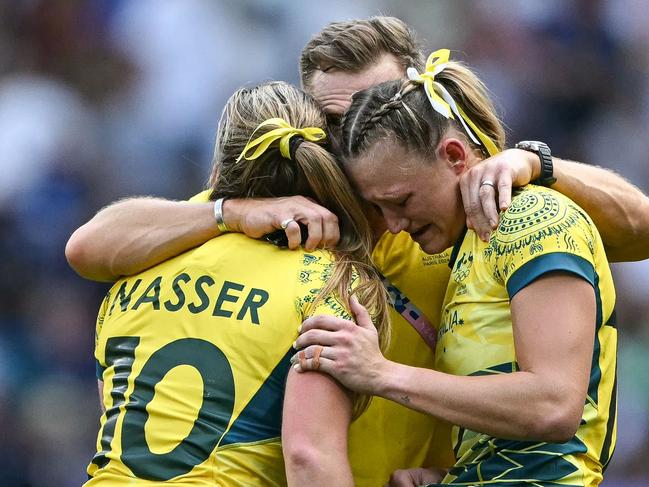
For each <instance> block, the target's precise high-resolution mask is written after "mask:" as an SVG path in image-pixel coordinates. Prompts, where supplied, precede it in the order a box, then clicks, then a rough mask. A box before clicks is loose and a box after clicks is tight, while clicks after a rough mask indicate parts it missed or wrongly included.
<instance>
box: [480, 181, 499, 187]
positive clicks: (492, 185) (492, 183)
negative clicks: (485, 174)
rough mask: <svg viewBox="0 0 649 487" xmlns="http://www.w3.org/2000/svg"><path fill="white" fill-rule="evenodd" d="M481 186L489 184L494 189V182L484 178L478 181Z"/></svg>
mask: <svg viewBox="0 0 649 487" xmlns="http://www.w3.org/2000/svg"><path fill="white" fill-rule="evenodd" d="M483 186H491V187H492V188H493V189H496V183H494V182H493V181H492V180H490V179H485V180H484V181H482V182H481V183H480V187H481V188H482V187H483Z"/></svg>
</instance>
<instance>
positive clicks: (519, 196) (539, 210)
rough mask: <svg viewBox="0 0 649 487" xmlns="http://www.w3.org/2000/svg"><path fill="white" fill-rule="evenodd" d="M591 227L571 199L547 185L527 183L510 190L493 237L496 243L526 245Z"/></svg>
mask: <svg viewBox="0 0 649 487" xmlns="http://www.w3.org/2000/svg"><path fill="white" fill-rule="evenodd" d="M592 230H593V224H592V221H591V220H590V218H589V217H588V215H587V214H586V213H585V212H584V210H582V209H581V208H580V207H579V206H577V204H575V203H574V202H573V201H572V200H570V199H568V198H567V197H565V196H563V195H562V194H561V193H558V192H556V191H553V190H551V189H549V188H543V187H540V186H533V185H528V186H525V187H524V188H522V189H520V190H518V191H517V192H516V193H515V194H514V197H513V198H512V204H511V205H510V207H509V208H508V209H507V211H505V212H504V213H503V214H502V215H501V219H500V223H499V225H498V228H497V229H496V231H495V232H494V238H495V241H496V244H497V246H502V245H517V246H526V245H533V244H534V243H535V242H539V241H541V240H546V239H549V238H556V237H561V236H563V235H570V234H571V233H575V232H577V233H584V232H585V233H587V234H590V233H592ZM566 243H567V245H568V246H569V245H570V244H569V243H568V242H566Z"/></svg>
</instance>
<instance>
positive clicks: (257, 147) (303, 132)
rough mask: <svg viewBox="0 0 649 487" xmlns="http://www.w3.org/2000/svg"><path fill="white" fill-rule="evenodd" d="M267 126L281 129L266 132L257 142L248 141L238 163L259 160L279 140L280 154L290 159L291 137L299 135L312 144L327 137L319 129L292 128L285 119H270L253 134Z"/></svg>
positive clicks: (261, 124)
mask: <svg viewBox="0 0 649 487" xmlns="http://www.w3.org/2000/svg"><path fill="white" fill-rule="evenodd" d="M266 125H276V126H278V127H279V128H276V129H273V130H270V131H268V132H266V133H265V134H264V135H260V136H259V137H257V138H256V139H255V140H251V141H248V143H247V144H246V146H245V147H244V148H243V151H242V152H241V155H239V157H238V158H237V162H239V161H240V160H241V159H245V160H246V161H252V160H253V159H257V158H258V157H259V156H261V155H262V154H263V153H264V152H266V149H268V147H269V146H270V144H272V143H273V142H275V141H276V140H278V139H279V152H280V153H281V154H282V157H285V158H286V159H290V158H291V152H290V147H289V141H290V140H291V137H293V136H295V135H298V136H300V137H302V138H304V140H308V141H310V142H319V141H321V140H324V139H325V138H326V137H327V134H326V133H325V131H324V130H322V129H321V128H319V127H307V128H303V129H297V128H295V127H292V126H291V125H290V124H289V123H288V122H287V121H286V120H284V119H283V118H269V119H268V120H266V121H264V122H262V123H260V124H259V125H258V126H257V128H256V129H255V131H254V132H253V135H254V134H255V132H257V130H259V129H260V128H262V127H265V126H266ZM251 138H252V136H251ZM253 149H254V152H253V153H252V154H251V155H248V153H249V152H250V151H251V150H253Z"/></svg>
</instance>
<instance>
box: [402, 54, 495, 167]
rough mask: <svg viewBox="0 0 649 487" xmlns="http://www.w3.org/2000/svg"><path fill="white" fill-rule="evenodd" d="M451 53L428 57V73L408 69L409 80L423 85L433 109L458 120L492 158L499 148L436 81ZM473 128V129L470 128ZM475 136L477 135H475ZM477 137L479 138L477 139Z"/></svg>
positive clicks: (473, 139) (472, 138)
mask: <svg viewBox="0 0 649 487" xmlns="http://www.w3.org/2000/svg"><path fill="white" fill-rule="evenodd" d="M450 54H451V51H449V50H448V49H439V50H437V51H435V52H434V53H432V54H431V55H430V56H428V60H427V61H426V71H424V72H423V73H418V72H417V70H416V69H415V68H408V70H407V75H408V79H410V80H411V81H414V82H416V83H422V84H423V85H424V90H425V91H426V95H427V96H428V100H429V101H430V104H431V106H432V107H433V109H434V110H435V111H436V112H437V113H439V114H440V115H442V116H444V117H446V118H452V119H456V118H457V119H458V120H459V121H460V123H461V124H462V126H463V127H464V131H465V132H466V133H467V134H468V135H469V137H470V138H471V140H472V141H473V142H474V143H475V144H478V145H481V146H482V147H484V148H485V149H486V150H487V152H488V153H489V155H490V156H493V155H494V154H497V153H498V148H497V147H496V144H494V142H493V140H491V139H490V138H489V137H487V136H486V135H485V134H484V132H482V130H480V129H479V128H478V127H477V125H476V124H475V123H473V122H472V121H471V119H469V117H468V116H467V115H466V113H465V112H464V110H462V108H461V107H459V106H458V104H457V103H455V100H454V99H453V97H452V96H451V94H450V93H449V92H448V90H447V89H446V88H444V86H443V85H442V84H441V83H439V82H437V81H435V76H437V75H438V74H439V73H441V72H442V71H444V69H445V68H446V65H447V64H448V61H449V57H450ZM469 127H471V128H469ZM474 134H475V135H474ZM476 136H477V137H478V138H476Z"/></svg>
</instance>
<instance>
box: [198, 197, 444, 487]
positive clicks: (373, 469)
mask: <svg viewBox="0 0 649 487" xmlns="http://www.w3.org/2000/svg"><path fill="white" fill-rule="evenodd" d="M209 193H210V191H203V192H202V193H199V194H198V195H196V196H194V197H193V198H191V200H190V201H197V202H205V201H208V199H209ZM450 254H451V250H450V249H449V250H448V251H447V252H444V253H442V254H439V255H428V254H426V253H424V252H423V251H422V250H421V248H420V247H419V244H417V243H416V242H414V241H413V240H412V239H411V238H410V235H409V234H407V233H406V232H401V233H399V234H397V235H393V234H391V233H390V232H386V233H385V234H383V236H382V237H381V239H380V240H379V242H378V243H377V245H376V247H375V248H374V251H373V253H372V257H373V258H374V262H375V264H376V265H377V267H378V268H379V270H380V271H381V272H382V274H383V275H384V276H385V277H386V279H387V280H388V281H389V283H390V284H391V285H392V287H393V288H394V289H393V290H392V292H391V293H390V294H391V297H392V299H393V306H392V307H391V309H390V322H391V326H392V339H391V341H390V346H389V348H388V350H387V351H386V354H385V355H386V357H387V358H388V359H390V360H393V361H395V362H400V363H403V364H408V365H411V366H413V367H425V368H432V367H433V365H434V353H433V350H432V349H431V347H430V346H429V345H428V344H427V343H426V341H424V339H423V338H422V337H421V336H420V334H419V333H418V332H417V331H416V330H415V329H414V328H413V326H412V325H411V324H410V323H409V321H415V322H419V324H422V325H423V323H421V321H424V320H420V319H419V318H421V317H420V316H415V317H413V316H412V315H413V314H415V313H417V312H418V311H419V312H420V313H421V314H422V315H424V316H425V317H426V318H427V321H428V322H429V323H430V324H432V325H433V326H434V327H437V324H438V323H439V316H440V312H441V308H442V302H443V300H444V292H445V290H446V286H447V285H448V280H449V276H450V269H449V267H448V261H449V257H450ZM412 305H414V306H412ZM413 308H414V309H413ZM404 316H408V320H406V319H405V318H404ZM433 332H434V333H433V334H436V329H435V330H433ZM450 428H451V427H450V425H449V424H447V423H443V422H440V421H437V420H436V419H435V418H433V417H431V416H429V415H425V414H422V413H419V412H416V411H413V410H411V409H408V408H405V407H403V406H400V405H398V404H396V403H394V402H392V401H388V400H386V399H383V398H380V397H375V398H373V399H372V402H371V403H370V406H369V408H368V409H367V411H366V412H365V413H364V414H363V415H362V416H361V417H360V418H358V419H357V420H356V421H354V422H353V423H352V425H351V428H350V431H349V456H350V463H351V466H352V471H353V474H354V481H355V482H356V485H357V487H375V486H377V485H383V484H384V483H385V482H386V481H387V480H388V478H389V477H390V474H392V472H394V471H395V470H397V469H402V468H411V467H422V466H430V465H435V466H438V467H450V466H451V465H452V464H453V462H454V461H455V458H454V456H453V451H452V449H451V442H450Z"/></svg>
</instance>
